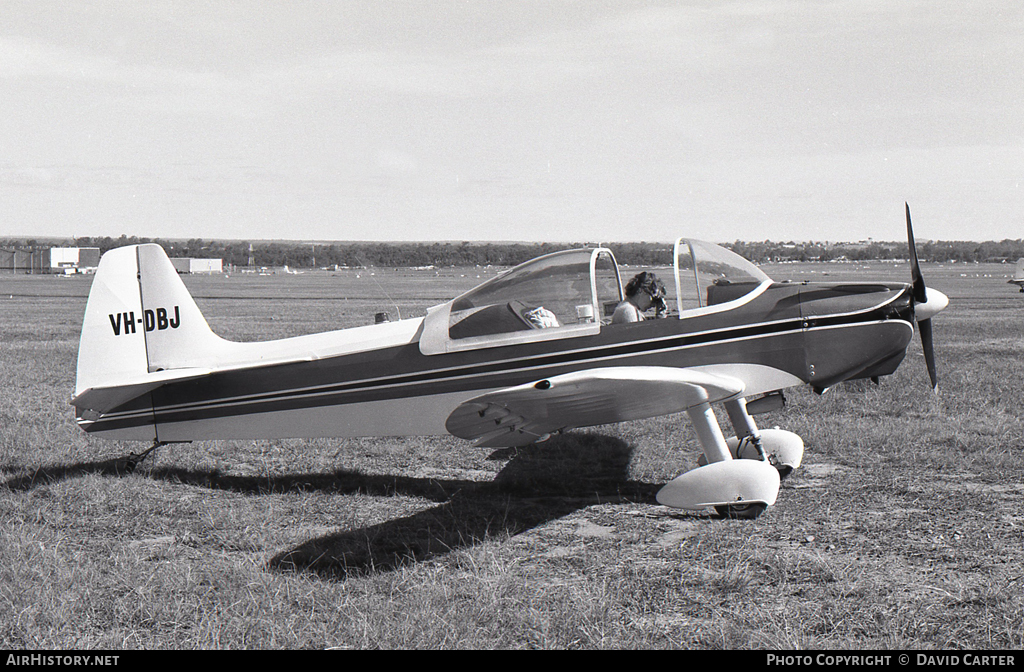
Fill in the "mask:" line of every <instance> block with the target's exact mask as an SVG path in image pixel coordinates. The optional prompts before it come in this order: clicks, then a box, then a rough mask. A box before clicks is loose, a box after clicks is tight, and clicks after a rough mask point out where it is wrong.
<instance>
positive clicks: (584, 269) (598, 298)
mask: <svg viewBox="0 0 1024 672" xmlns="http://www.w3.org/2000/svg"><path fill="white" fill-rule="evenodd" d="M673 257H674V264H673V269H672V274H673V276H674V281H675V282H674V283H672V284H669V283H666V284H668V285H669V286H668V289H669V295H668V297H667V298H668V304H669V306H670V307H672V306H673V305H674V306H675V309H676V310H675V311H673V312H674V313H675V315H674V317H677V318H679V319H685V318H686V317H688V316H690V315H694V314H698V313H703V312H707V311H709V310H718V309H722V308H724V306H723V307H722V308H718V307H717V306H719V305H721V304H725V303H729V304H730V305H732V304H733V302H736V301H739V300H741V299H743V298H744V297H745V296H746V295H747V294H751V296H752V295H753V294H752V293H753V292H754V291H755V290H757V289H758V288H760V287H762V286H766V285H767V284H769V283H770V282H771V279H770V278H769V277H768V276H767V275H765V274H764V273H763V272H761V271H760V270H759V269H758V268H757V267H756V266H754V265H753V264H752V263H750V262H749V261H747V260H746V259H744V258H743V257H741V256H739V255H738V254H735V253H733V252H730V251H729V250H726V249H725V248H723V247H720V246H718V245H715V244H713V243H706V242H703V241H696V240H687V239H679V240H677V241H676V243H675V245H674V246H673ZM667 270H668V269H665V271H667ZM666 274H667V273H666ZM666 280H668V278H666ZM622 287H623V280H622V276H621V272H620V269H619V266H618V264H617V263H616V261H615V256H614V254H613V253H612V251H611V250H610V249H607V248H605V247H594V248H578V249H572V250H565V251H562V252H555V253H553V254H547V255H544V256H541V257H537V258H536V259H532V260H530V261H527V262H526V263H523V264H520V265H519V266H516V267H515V268H513V269H510V270H508V271H506V272H504V273H502V274H500V275H498V276H496V277H494V278H491V279H490V280H488V281H486V282H484V283H483V284H481V285H479V286H477V287H475V288H473V289H471V290H470V291H468V292H466V293H464V294H462V295H460V296H457V297H456V298H454V299H452V300H451V301H449V302H448V303H445V304H442V305H440V306H435V307H433V308H431V309H429V310H428V311H427V316H426V318H425V319H424V325H423V332H422V334H421V336H420V350H421V351H422V352H423V353H424V354H440V353H445V352H458V351H463V350H473V349H477V348H486V347H498V346H503V345H514V344H518V343H529V342H535V341H546V340H553V339H560V338H574V337H578V336H585V335H593V334H597V333H600V332H601V330H602V328H605V327H619V326H622V325H611V316H612V313H613V312H614V311H615V306H616V305H618V304H619V302H620V301H622V300H623V298H624V295H623V289H622ZM673 290H674V291H673Z"/></svg>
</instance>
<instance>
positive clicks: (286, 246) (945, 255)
mask: <svg viewBox="0 0 1024 672" xmlns="http://www.w3.org/2000/svg"><path fill="white" fill-rule="evenodd" d="M138 243H158V244H160V245H162V246H163V247H164V249H165V250H167V254H168V256H171V257H194V258H201V259H202V258H207V259H209V258H213V259H223V260H224V264H225V266H238V267H244V266H248V265H250V263H251V265H253V266H257V267H259V266H267V267H274V266H285V265H287V266H291V267H294V268H310V267H314V266H316V267H329V268H333V267H334V266H335V265H337V266H341V267H364V266H379V267H387V266H391V267H417V266H476V265H480V266H486V265H488V264H490V265H494V266H514V265H516V264H519V263H522V262H524V261H527V260H528V259H532V258H533V257H536V256H540V255H542V254H547V253H549V252H555V251H557V250H562V249H566V248H569V247H585V246H586V245H588V244H587V243H481V242H468V241H465V242H443V243H441V242H439V243H401V242H390V243H385V242H380V243H370V242H353V243H329V244H328V243H301V242H293V241H289V242H279V241H258V240H254V241H251V242H250V241H237V240H235V241H224V240H202V239H200V238H193V239H191V240H161V239H159V238H139V237H137V236H126V235H121V236H120V237H118V238H111V237H109V236H106V237H102V238H100V237H82V238H75V239H20V240H19V239H4V240H0V247H2V248H4V249H7V250H36V249H43V248H48V247H98V248H100V252H101V253H102V252H106V251H107V250H109V249H112V248H115V247H122V246H124V245H134V244H138ZM724 246H725V247H727V248H729V249H731V250H733V251H734V252H736V253H738V254H740V255H741V256H743V257H746V258H747V259H750V260H751V261H753V262H754V263H768V262H782V261H842V260H848V261H867V260H884V259H906V258H907V244H906V242H879V241H866V242H860V243H819V242H792V241H790V242H773V241H768V240H766V241H763V242H747V241H739V240H737V241H735V242H733V243H725V244H724ZM608 247H610V248H612V250H613V251H614V252H615V258H616V259H617V260H618V262H619V263H620V264H627V265H631V266H662V265H671V264H672V245H671V244H667V243H646V242H640V243H609V244H608ZM250 250H251V252H250ZM917 253H918V257H919V258H920V259H921V261H935V262H950V261H957V262H1000V261H1016V260H1017V259H1019V258H1021V257H1024V240H1021V239H1017V240H1002V241H999V242H994V241H989V242H982V243H978V242H972V241H966V242H965V241H941V240H940V241H918V243H917ZM250 256H251V259H250Z"/></svg>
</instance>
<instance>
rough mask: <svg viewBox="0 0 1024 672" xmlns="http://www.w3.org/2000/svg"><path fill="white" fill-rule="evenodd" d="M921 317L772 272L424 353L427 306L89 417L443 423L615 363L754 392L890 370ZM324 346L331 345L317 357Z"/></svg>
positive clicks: (884, 294) (292, 428)
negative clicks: (594, 326)
mask: <svg viewBox="0 0 1024 672" xmlns="http://www.w3.org/2000/svg"><path fill="white" fill-rule="evenodd" d="M726 298H728V297H726ZM913 319H914V309H913V301H912V298H911V296H910V293H909V289H908V286H907V285H903V284H846V285H842V284H820V283H772V284H768V285H766V286H765V287H764V288H763V291H759V292H757V293H755V294H753V295H752V296H751V297H750V298H749V300H746V301H745V302H743V303H742V304H740V305H736V306H733V307H729V308H728V309H723V310H720V311H715V310H704V311H698V314H692V315H684V316H683V317H682V318H680V317H678V316H670V317H668V318H665V319H649V320H645V321H641V322H636V323H631V324H603V325H601V326H600V328H599V330H597V331H596V333H589V334H586V335H580V336H572V335H569V336H566V337H564V338H554V339H550V340H542V341H537V342H528V343H515V344H510V345H496V346H494V347H481V348H476V349H470V350H466V351H460V352H444V353H439V354H424V352H423V349H422V348H421V347H420V338H421V337H422V335H423V331H424V319H423V318H416V319H410V320H404V321H401V322H397V323H389V324H383V325H374V326H367V327H360V328H359V329H360V332H359V333H360V337H359V338H358V339H355V340H356V341H358V343H359V344H360V345H359V346H358V347H354V346H353V347H348V346H346V345H345V344H346V343H351V342H355V341H353V339H352V334H351V332H352V330H343V331H337V332H327V333H324V334H317V335H312V336H308V337H298V338H293V339H287V341H278V342H273V344H270V345H265V347H266V348H267V351H272V352H274V357H273V358H272V362H271V363H261V364H255V365H252V366H241V365H238V364H237V363H236V364H235V365H232V366H231V367H230V368H227V369H225V370H215V371H213V372H212V373H211V374H210V375H208V376H204V377H202V378H200V379H197V380H188V381H183V382H173V383H169V384H166V385H163V386H162V387H159V388H157V389H154V390H152V391H151V392H148V393H146V394H144V395H142V396H140V397H138V398H136V399H134V400H132V401H131V402H128V403H126V404H124V405H123V406H120V407H118V408H115V409H113V410H111V411H110V412H108V413H105V414H103V415H102V416H101V417H99V418H93V419H89V420H86V419H83V418H79V424H80V425H81V427H82V428H83V429H84V430H85V431H87V432H90V433H93V434H97V435H101V436H105V437H109V438H115V439H138V440H158V441H192V440H204V439H246V438H251V439H269V438H303V437H306V438H313V437H349V436H403V435H434V434H445V433H446V431H445V419H446V418H447V417H448V415H449V414H450V413H451V411H452V410H453V409H454V408H455V407H457V406H458V405H459V404H460V403H462V402H463V401H466V400H467V399H469V398H472V397H474V396H477V395H479V394H482V393H485V392H488V391H492V390H498V389H502V388H505V387H510V386H514V385H520V384H523V383H529V382H531V381H536V380H540V379H543V378H547V377H550V376H555V375H559V374H562V373H569V372H573V371H580V370H584V369H588V368H595V367H609V366H664V367H681V368H696V369H705V370H708V371H712V372H721V373H724V374H728V375H733V376H737V377H739V378H742V380H743V381H744V382H745V384H746V390H745V394H746V395H748V396H750V395H755V394H761V393H764V392H770V391H774V390H779V389H783V388H787V387H792V386H794V385H801V384H810V385H812V386H814V387H815V388H818V389H826V388H828V387H830V386H832V385H835V384H837V383H839V382H841V381H844V380H849V379H852V378H865V377H875V376H882V375H887V374H889V373H892V371H894V370H895V369H896V367H897V366H898V365H899V363H900V362H901V361H902V359H903V357H904V355H905V353H906V348H907V345H908V344H909V342H910V340H911V338H912V336H913V331H914V327H913ZM332 343H337V346H334V347H332ZM314 344H315V346H316V347H315V348H314V347H313V345H314ZM314 349H315V350H317V351H319V352H322V353H333V354H325V355H323V356H318V357H316V358H311V357H309V356H308V354H307V353H309V352H310V351H313V350H314ZM291 352H294V353H295V355H294V357H291V358H290V357H289V353H291Z"/></svg>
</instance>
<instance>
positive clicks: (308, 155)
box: [0, 0, 1024, 243]
mask: <svg viewBox="0 0 1024 672" xmlns="http://www.w3.org/2000/svg"><path fill="white" fill-rule="evenodd" d="M1022 35H1024V3H1022V2H1020V0H985V1H984V2H963V1H960V2H947V1H944V0H901V1H900V2H893V1H892V0H832V1H829V2H821V1H820V0H788V1H787V0H770V1H769V0H738V1H735V2H731V1H729V0H692V1H686V0H668V1H660V0H647V1H631V0H621V1H602V0H579V1H569V0H540V1H532V0H516V1H512V0H409V1H397V0H396V1H388V0H372V1H368V2H364V1H361V0H325V1H320V0H247V1H231V0H206V1H201V0H189V1H187V2H186V1H182V0H146V1H145V2H138V1H137V0H130V1H128V0H126V1H121V0H25V1H22V0H0V119H2V123H0V204H2V208H0V237H51V236H58V237H76V236H112V237H116V236H119V235H121V234H125V235H134V236H140V237H148V238H203V239H241V240H272V239H281V240H309V241H349V240H368V241H369V240H372V241H464V240H468V241H509V240H516V241H538V242H540V241H569V242H604V243H612V242H625V241H634V242H639V241H648V242H657V241H672V240H674V239H675V238H676V237H679V236H685V237H693V238H700V239H704V240H710V241H714V242H732V241H734V240H745V241H754V240H773V241H790V240H793V241H805V240H816V241H858V240H865V239H868V238H873V239H874V240H886V241H889V240H893V241H895V240H903V239H904V238H905V235H906V233H905V231H906V229H905V220H904V202H908V203H909V204H910V207H911V210H912V212H913V216H914V232H915V235H916V237H917V238H918V239H919V240H926V239H931V240H935V239H937V240H1002V239H1007V238H1010V239H1017V238H1024V189H1022V186H1021V182H1022V180H1024V74H1022V70H1021V64H1022V63H1024V39H1021V36H1022Z"/></svg>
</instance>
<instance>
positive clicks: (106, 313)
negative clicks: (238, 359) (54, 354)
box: [75, 244, 224, 396]
mask: <svg viewBox="0 0 1024 672" xmlns="http://www.w3.org/2000/svg"><path fill="white" fill-rule="evenodd" d="M221 343H224V341H223V339H221V338H220V337H219V336H217V335H216V334H214V333H213V332H212V331H211V330H210V326H209V324H207V322H206V319H205V318H204V317H203V315H202V313H201V312H200V310H199V306H197V305H196V303H195V301H194V300H193V299H192V296H191V295H190V294H189V292H188V289H186V288H185V284H184V283H183V282H182V281H181V278H180V277H178V273H177V271H176V270H175V269H174V265H173V264H171V260H170V259H168V258H167V254H166V253H165V252H164V250H163V248H162V247H160V246H159V245H153V244H148V245H130V246H127V247H119V248H116V249H113V250H110V251H109V252H107V253H106V254H104V255H103V258H102V259H101V260H100V264H99V267H98V268H97V270H96V277H95V278H93V283H92V289H91V290H90V291H89V301H88V303H87V305H86V308H85V319H84V321H83V323H82V338H81V342H80V344H79V349H78V373H77V380H76V383H75V394H76V396H77V395H80V394H82V393H83V392H84V391H86V390H88V389H90V388H108V387H114V386H122V385H132V384H137V383H139V382H142V381H143V380H145V379H152V378H153V376H152V375H151V374H154V373H156V372H159V371H167V370H170V369H186V368H192V367H200V366H204V365H208V362H209V357H208V355H209V353H210V352H211V351H213V350H215V349H216V348H217V347H218V346H219V344H221ZM204 355H205V356H204Z"/></svg>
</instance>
